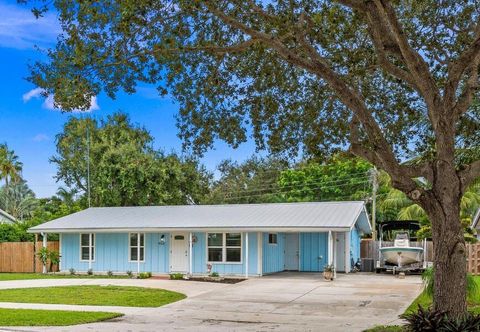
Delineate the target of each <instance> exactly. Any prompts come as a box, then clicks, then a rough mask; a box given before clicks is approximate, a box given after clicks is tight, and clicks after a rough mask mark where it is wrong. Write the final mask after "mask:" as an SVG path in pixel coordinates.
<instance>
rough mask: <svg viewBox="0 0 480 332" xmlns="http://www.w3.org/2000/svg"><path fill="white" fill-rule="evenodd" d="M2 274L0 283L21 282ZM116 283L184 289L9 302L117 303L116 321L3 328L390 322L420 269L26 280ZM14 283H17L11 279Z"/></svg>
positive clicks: (349, 326)
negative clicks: (114, 297)
mask: <svg viewBox="0 0 480 332" xmlns="http://www.w3.org/2000/svg"><path fill="white" fill-rule="evenodd" d="M6 283H7V282H0V288H11V287H18V286H19V285H18V284H19V283H21V282H8V283H11V285H6ZM49 283H50V284H51V285H52V284H55V285H71V284H115V285H135V286H146V287H159V288H165V289H170V290H176V291H181V292H182V291H183V292H184V293H185V294H187V295H188V296H189V297H188V298H187V299H185V300H183V301H180V302H176V303H172V304H170V305H166V306H164V307H160V308H125V307H92V306H65V305H45V304H7V303H0V307H14V308H43V309H67V310H97V311H116V312H122V313H125V316H124V317H122V318H119V319H116V320H115V321H109V322H103V323H95V324H87V325H81V326H74V327H57V328H55V327H51V328H49V327H46V328H12V329H9V328H4V330H10V331H11V330H15V331H327V330H328V331H329V332H332V331H362V330H364V329H366V328H368V327H372V326H374V325H377V324H391V323H395V321H397V320H398V315H399V314H401V313H402V312H403V311H404V310H405V308H406V307H407V306H408V305H409V304H410V303H411V302H412V301H413V300H414V299H415V297H416V296H417V295H418V294H419V293H420V291H421V281H420V278H419V277H418V276H407V277H406V278H405V279H398V278H396V277H394V276H392V275H375V274H349V275H341V274H339V275H338V279H336V280H335V281H334V282H325V281H323V280H322V278H321V275H320V274H314V273H312V274H310V273H280V274H276V275H271V276H267V277H262V278H256V279H253V278H252V279H249V280H247V281H244V282H241V283H238V284H235V285H225V284H212V283H201V282H187V281H169V280H125V279H118V280H112V279H110V280H93V279H90V280H70V279H64V280H34V281H32V280H30V281H29V284H26V285H23V286H27V287H28V286H29V287H39V286H46V284H49ZM14 284H16V286H15V285H14Z"/></svg>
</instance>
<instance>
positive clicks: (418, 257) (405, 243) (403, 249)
mask: <svg viewBox="0 0 480 332" xmlns="http://www.w3.org/2000/svg"><path fill="white" fill-rule="evenodd" d="M380 253H381V254H382V257H383V259H384V260H385V262H387V263H389V264H392V265H397V266H398V267H402V266H406V265H410V264H414V263H420V262H422V260H423V248H421V247H411V246H410V240H409V238H408V233H398V234H397V235H396V237H395V242H394V243H393V247H383V248H380Z"/></svg>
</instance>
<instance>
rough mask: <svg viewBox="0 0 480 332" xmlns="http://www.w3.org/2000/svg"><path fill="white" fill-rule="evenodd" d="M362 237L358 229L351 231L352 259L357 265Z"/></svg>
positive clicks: (354, 228)
mask: <svg viewBox="0 0 480 332" xmlns="http://www.w3.org/2000/svg"><path fill="white" fill-rule="evenodd" d="M360 240H361V236H360V233H359V232H358V230H357V228H356V227H353V228H352V230H351V231H350V257H351V259H353V262H354V263H356V262H357V261H358V260H359V259H360Z"/></svg>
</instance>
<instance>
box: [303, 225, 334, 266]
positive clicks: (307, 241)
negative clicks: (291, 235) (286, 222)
mask: <svg viewBox="0 0 480 332" xmlns="http://www.w3.org/2000/svg"><path fill="white" fill-rule="evenodd" d="M327 255H328V233H300V271H314V272H321V271H323V267H324V266H325V265H327V263H328V257H327Z"/></svg>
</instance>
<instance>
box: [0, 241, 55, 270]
mask: <svg viewBox="0 0 480 332" xmlns="http://www.w3.org/2000/svg"><path fill="white" fill-rule="evenodd" d="M47 247H48V249H50V250H56V251H58V250H59V243H58V241H50V242H47ZM41 248H42V242H37V245H36V246H35V244H34V243H33V242H2V243H0V272H42V268H43V266H42V262H41V261H40V260H39V259H38V257H37V255H36V252H38V250H40V249H41ZM53 270H54V271H58V266H53Z"/></svg>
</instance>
